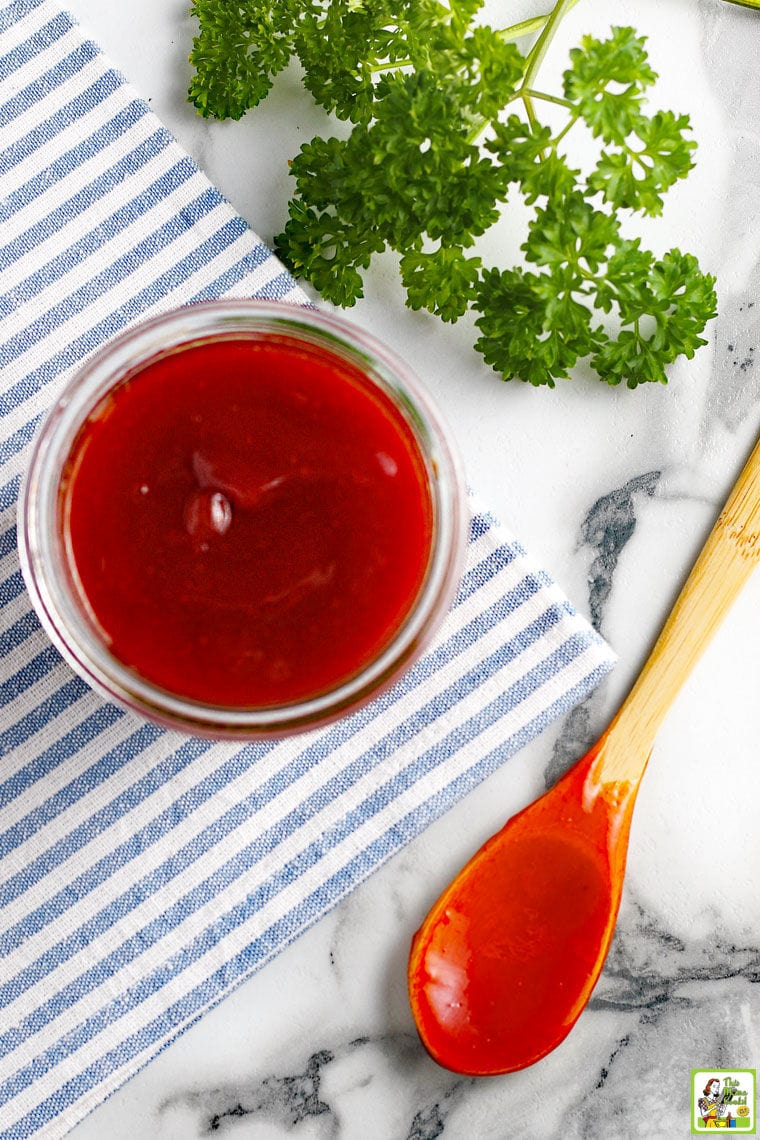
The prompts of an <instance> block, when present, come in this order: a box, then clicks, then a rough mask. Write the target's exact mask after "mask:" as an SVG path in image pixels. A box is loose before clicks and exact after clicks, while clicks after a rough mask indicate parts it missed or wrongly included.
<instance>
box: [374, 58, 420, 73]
mask: <svg viewBox="0 0 760 1140" xmlns="http://www.w3.org/2000/svg"><path fill="white" fill-rule="evenodd" d="M411 65H412V60H411V59H386V60H385V61H384V62H383V63H373V65H372V67H371V68H370V71H371V72H372V74H373V75H375V74H376V73H377V72H378V71H394V70H395V69H396V68H397V67H411Z"/></svg>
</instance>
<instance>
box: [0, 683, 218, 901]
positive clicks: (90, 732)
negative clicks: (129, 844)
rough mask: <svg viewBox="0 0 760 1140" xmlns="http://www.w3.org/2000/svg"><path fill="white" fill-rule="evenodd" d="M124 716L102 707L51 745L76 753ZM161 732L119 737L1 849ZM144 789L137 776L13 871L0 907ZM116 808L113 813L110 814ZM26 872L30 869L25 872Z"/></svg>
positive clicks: (6, 837)
mask: <svg viewBox="0 0 760 1140" xmlns="http://www.w3.org/2000/svg"><path fill="white" fill-rule="evenodd" d="M122 715H123V714H122V712H121V710H120V709H118V708H116V706H115V705H101V706H100V708H99V709H97V711H96V712H94V713H93V714H92V715H91V716H89V717H88V718H87V719H86V721H83V722H82V724H79V725H77V726H76V728H74V729H72V730H71V732H68V733H67V734H66V736H64V737H61V738H60V739H59V740H57V741H56V743H55V746H54V747H56V748H57V749H58V750H59V751H64V752H66V753H68V754H69V755H71V754H73V752H77V751H79V749H80V748H81V747H83V745H84V744H86V743H87V742H88V741H89V740H90V739H92V738H93V737H94V736H97V735H99V734H100V733H101V732H102V731H103V729H104V728H106V727H108V726H109V725H110V724H113V723H114V722H115V721H116V720H118V719H119V718H120V716H122ZM161 733H162V730H161V729H160V728H158V727H157V726H156V725H154V724H148V723H144V724H142V725H141V726H140V727H139V728H138V729H137V730H136V731H135V732H133V733H131V734H130V735H129V736H128V737H127V738H126V739H125V740H122V741H120V743H119V744H117V745H115V746H114V747H113V748H111V749H110V750H109V751H108V752H106V753H105V754H104V755H103V756H101V757H100V758H99V759H98V761H97V762H96V763H95V764H92V765H91V766H90V767H89V768H87V769H86V770H85V771H84V772H81V773H80V774H79V775H78V776H77V777H76V778H75V779H74V780H72V781H71V782H70V783H68V784H67V785H66V786H65V787H64V788H61V789H60V791H58V792H56V793H54V795H52V796H51V797H50V798H49V799H47V800H46V801H45V802H44V803H42V804H40V805H39V806H38V807H37V808H35V809H34V811H32V812H30V813H29V814H28V815H27V816H25V817H24V818H23V819H21V820H19V821H18V822H17V823H14V824H13V826H12V827H9V828H8V829H7V830H6V831H5V832H4V833H3V834H2V835H0V852H3V853H7V852H9V851H12V850H13V849H14V848H15V847H17V846H18V845H19V844H20V843H24V842H25V841H26V840H27V839H29V838H30V836H32V835H34V833H35V832H36V831H39V829H40V828H41V827H44V826H45V825H46V824H48V823H50V822H51V820H54V819H55V818H56V817H57V816H59V815H60V814H61V812H64V811H66V809H67V808H69V807H71V805H72V804H74V803H76V802H77V800H78V799H80V797H82V796H85V795H87V794H88V792H91V791H92V790H93V789H94V788H97V787H99V785H100V784H102V783H104V782H105V781H106V780H108V779H110V777H111V776H113V774H114V773H115V772H118V771H119V770H120V769H121V768H123V767H124V765H125V764H128V763H130V761H132V760H134V759H135V757H137V756H139V754H140V753H141V752H143V751H144V750H145V749H146V748H147V747H148V745H149V744H152V743H153V742H154V741H155V740H157V739H158V737H159V736H160V735H161ZM206 747H208V745H206ZM143 788H144V781H140V780H138V781H137V783H136V784H133V785H132V786H131V787H130V788H127V789H126V790H125V791H124V792H122V793H121V795H119V796H117V797H116V799H115V800H113V801H112V803H111V804H107V805H106V806H105V807H104V808H101V809H100V811H97V812H95V813H94V815H92V816H90V818H89V819H87V820H84V821H83V822H82V823H80V824H79V825H78V826H77V827H75V828H74V829H73V831H70V832H69V834H68V835H66V836H64V837H63V838H62V839H59V840H57V842H56V843H54V844H53V845H52V846H51V847H49V848H48V849H47V850H46V851H44V852H43V853H42V854H41V855H38V856H37V858H36V859H33V860H32V861H31V862H30V863H29V864H28V866H27V867H26V868H24V870H22V871H20V872H18V873H17V874H15V875H11V876H10V877H9V878H7V879H5V880H4V881H3V882H2V883H0V907H2V906H6V905H7V904H8V903H9V902H10V901H11V900H12V899H14V898H18V896H19V895H21V894H23V893H24V891H26V890H28V888H29V887H30V886H31V885H32V883H34V882H37V881H38V880H39V879H40V878H42V877H44V875H45V874H47V873H48V872H49V871H50V870H52V869H53V868H55V867H57V866H58V865H59V864H60V863H64V862H65V861H66V859H68V858H69V857H70V856H71V855H73V854H74V852H75V851H78V850H79V849H80V848H81V847H83V846H84V844H85V843H89V842H90V840H92V839H94V838H95V836H96V835H99V834H100V832H101V831H105V830H106V828H108V827H110V825H111V824H112V823H113V822H114V819H115V818H117V816H118V815H123V814H124V811H126V810H131V808H133V807H134V806H135V804H137V803H140V802H141V800H142V799H144V798H145V797H144V795H143V794H141V792H142V791H143ZM125 801H126V803H125ZM114 805H115V807H114ZM118 809H120V810H118ZM115 810H116V815H114V811H115ZM27 870H28V871H29V875H28V876H27V874H26V872H27Z"/></svg>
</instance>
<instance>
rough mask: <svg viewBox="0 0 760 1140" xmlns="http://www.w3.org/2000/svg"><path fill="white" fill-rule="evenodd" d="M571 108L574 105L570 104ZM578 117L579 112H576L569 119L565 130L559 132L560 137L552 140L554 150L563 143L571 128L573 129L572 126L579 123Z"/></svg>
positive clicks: (557, 136)
mask: <svg viewBox="0 0 760 1140" xmlns="http://www.w3.org/2000/svg"><path fill="white" fill-rule="evenodd" d="M570 106H572V104H570ZM578 117H579V116H578V112H577V111H576V112H575V114H574V115H572V116H571V117H570V118H569V119H568V121H567V122H566V123H565V125H564V127H563V128H562V130H561V131H560V132H559V134H558V135H556V136H555V138H553V139H552V145H553V147H554V149H555V150H556V149H557V144H558V143H561V142H562V140H563V138H564V137H565V135H566V134H567V132H568V131H569V130H570V128H571V127H572V126H574V125H575V123H577V122H578Z"/></svg>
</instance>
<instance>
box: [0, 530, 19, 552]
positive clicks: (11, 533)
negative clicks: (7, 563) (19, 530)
mask: <svg viewBox="0 0 760 1140" xmlns="http://www.w3.org/2000/svg"><path fill="white" fill-rule="evenodd" d="M15 549H16V528H15V526H12V527H9V528H8V530H6V532H5V534H2V535H0V558H5V556H6V554H10V553H11V551H12V550H15Z"/></svg>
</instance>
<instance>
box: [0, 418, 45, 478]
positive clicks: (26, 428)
mask: <svg viewBox="0 0 760 1140" xmlns="http://www.w3.org/2000/svg"><path fill="white" fill-rule="evenodd" d="M41 419H42V415H41V414H40V415H38V416H34V417H33V418H32V419H31V420H29V421H28V422H27V423H25V424H24V425H23V426H22V427H20V428H19V429H18V430H17V431H14V432H13V434H12V435H9V436H8V438H7V439H6V440H3V441H0V466H2V464H4V463H7V462H8V460H9V459H12V458H13V456H14V455H18V453H19V451H23V449H24V448H25V447H26V445H27V444H28V443H30V442H31V441H32V439H33V437H34V433H35V431H36V430H37V425H38V424H39V422H40V420H41Z"/></svg>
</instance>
